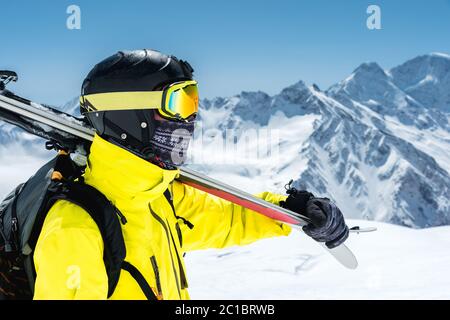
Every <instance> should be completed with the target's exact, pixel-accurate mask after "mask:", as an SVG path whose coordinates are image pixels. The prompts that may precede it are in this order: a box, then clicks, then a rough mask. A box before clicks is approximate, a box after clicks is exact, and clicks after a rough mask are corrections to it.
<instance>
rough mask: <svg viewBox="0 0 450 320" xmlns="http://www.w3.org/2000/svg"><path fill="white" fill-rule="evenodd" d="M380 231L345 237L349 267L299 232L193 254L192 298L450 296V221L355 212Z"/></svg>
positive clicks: (190, 265) (190, 260)
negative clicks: (435, 223)
mask: <svg viewBox="0 0 450 320" xmlns="http://www.w3.org/2000/svg"><path fill="white" fill-rule="evenodd" d="M348 222H349V225H360V226H375V227H377V228H378V231H376V232H374V233H367V234H359V235H356V234H352V235H351V237H350V239H349V240H348V241H347V242H346V243H347V244H348V246H349V247H350V248H351V249H352V251H353V252H354V253H355V255H356V256H357V257H358V260H359V267H358V268H357V269H356V270H348V269H345V268H344V267H342V266H341V265H340V264H338V262H336V261H335V260H334V258H333V257H332V256H331V255H329V254H328V253H327V252H326V251H325V250H323V248H322V247H320V246H319V245H318V244H317V243H315V242H314V241H313V240H311V239H309V238H308V237H306V236H305V235H304V234H302V233H300V232H293V233H292V234H291V235H289V236H288V237H280V238H271V239H265V240H261V241H259V242H256V243H254V244H251V245H249V246H245V247H233V248H227V249H222V250H216V249H211V250H205V251H197V252H190V253H188V254H187V255H186V262H187V272H188V280H189V285H190V294H191V298H192V299H267V300H272V299H450V274H449V272H448V270H449V269H450V255H449V254H448V248H449V247H450V227H448V226H445V227H435V228H428V229H421V230H417V229H409V228H405V227H400V226H395V225H390V224H386V223H380V222H369V221H361V220H349V221H348Z"/></svg>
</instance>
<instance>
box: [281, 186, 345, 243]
mask: <svg viewBox="0 0 450 320" xmlns="http://www.w3.org/2000/svg"><path fill="white" fill-rule="evenodd" d="M287 193H288V194H289V196H288V197H287V199H286V201H281V202H280V206H281V207H283V208H286V209H289V210H291V211H294V212H297V213H300V214H302V215H304V216H306V217H308V218H310V219H311V223H310V224H308V225H306V226H304V227H303V231H304V232H305V233H306V234H307V235H308V236H310V237H311V238H313V239H314V240H316V241H318V242H325V244H326V246H327V247H328V248H330V249H332V248H335V247H337V246H339V245H340V244H342V243H343V242H344V241H345V240H347V238H348V234H349V230H348V227H347V225H346V224H345V220H344V216H343V215H342V212H341V210H339V208H338V207H337V206H336V205H335V204H334V203H333V202H331V201H330V199H328V198H316V197H314V195H313V194H312V193H310V192H308V191H304V190H297V189H295V188H291V187H290V184H289V189H288V190H287Z"/></svg>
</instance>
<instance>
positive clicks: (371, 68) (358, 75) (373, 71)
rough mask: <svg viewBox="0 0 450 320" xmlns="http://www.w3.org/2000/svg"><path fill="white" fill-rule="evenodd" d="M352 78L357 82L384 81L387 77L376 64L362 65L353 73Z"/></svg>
mask: <svg viewBox="0 0 450 320" xmlns="http://www.w3.org/2000/svg"><path fill="white" fill-rule="evenodd" d="M353 77H354V78H355V79H358V80H360V81H361V80H366V79H371V78H372V79H373V78H376V79H386V78H387V75H386V73H385V72H384V70H383V69H382V68H381V67H380V66H379V65H378V63H376V62H369V63H363V64H361V65H360V66H359V67H358V68H356V69H355V71H353Z"/></svg>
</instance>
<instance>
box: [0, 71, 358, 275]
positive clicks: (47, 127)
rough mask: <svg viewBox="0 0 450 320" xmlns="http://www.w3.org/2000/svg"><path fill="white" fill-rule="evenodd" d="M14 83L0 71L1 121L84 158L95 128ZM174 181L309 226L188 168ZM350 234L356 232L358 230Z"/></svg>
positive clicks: (345, 256)
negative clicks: (13, 88) (19, 91)
mask: <svg viewBox="0 0 450 320" xmlns="http://www.w3.org/2000/svg"><path fill="white" fill-rule="evenodd" d="M16 80H17V75H16V74H15V73H14V72H11V71H7V72H6V71H0V120H4V121H5V122H7V123H10V124H12V125H15V126H18V127H20V128H22V129H24V130H25V131H27V132H29V133H31V134H33V135H36V136H39V137H41V138H44V139H46V140H48V141H49V143H47V148H48V149H50V148H53V147H56V148H62V149H65V150H66V151H69V152H72V153H75V154H78V155H81V156H84V157H85V156H87V155H88V150H89V146H90V144H91V142H92V140H93V137H94V129H93V128H91V127H90V126H89V124H88V123H87V122H86V121H84V119H82V118H77V117H75V116H73V115H70V114H67V113H64V112H62V111H59V110H57V109H55V108H53V107H50V106H47V105H43V104H39V103H35V102H32V101H30V100H27V99H24V98H22V97H20V96H17V95H15V94H14V93H12V92H10V91H8V90H6V89H5V84H6V83H8V82H10V81H16ZM177 180H179V181H180V182H181V183H183V184H186V185H189V186H191V187H194V188H196V189H199V190H202V191H205V192H207V193H209V194H212V195H215V196H217V197H220V198H222V199H224V200H227V201H230V202H233V203H235V204H238V205H240V206H242V207H245V208H248V209H250V210H253V211H255V212H258V213H259V214H262V215H264V216H267V217H269V218H272V219H275V220H277V221H280V222H283V223H286V224H289V225H291V226H293V227H294V228H296V229H301V227H302V226H304V225H306V224H308V223H309V219H308V218H307V217H306V216H303V215H301V214H298V213H295V212H292V211H290V210H287V209H285V208H282V207H279V206H277V205H274V204H272V203H270V202H267V201H264V200H262V199H259V198H257V197H255V196H253V195H252V194H250V193H247V192H245V191H242V190H239V189H238V188H235V187H232V186H230V185H227V184H225V183H223V182H220V181H217V180H215V179H212V178H210V177H208V176H206V175H204V174H201V173H199V172H196V171H194V170H192V169H189V168H185V167H183V168H180V175H179V177H178V178H177ZM358 228H359V227H358ZM358 230H360V229H358ZM351 231H353V232H356V231H357V230H356V229H354V230H351ZM359 232H361V231H359ZM323 247H324V248H325V249H326V250H327V251H328V252H329V253H330V254H331V255H332V256H333V257H335V258H336V260H337V261H339V262H340V263H341V264H342V265H343V266H345V267H347V268H349V269H355V268H356V267H357V266H358V262H357V259H356V257H355V256H354V254H353V253H352V251H351V250H350V249H349V248H348V247H347V246H346V245H345V244H342V245H340V246H339V247H337V248H334V249H329V248H327V247H326V246H325V245H323Z"/></svg>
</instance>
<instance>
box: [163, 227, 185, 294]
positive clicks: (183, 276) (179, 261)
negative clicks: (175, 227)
mask: <svg viewBox="0 0 450 320" xmlns="http://www.w3.org/2000/svg"><path fill="white" fill-rule="evenodd" d="M166 222H167V224H169V222H168V221H167V219H166ZM169 233H170V237H171V238H172V242H173V243H174V248H175V253H176V255H177V259H178V268H179V269H180V278H181V279H180V281H181V289H186V288H187V287H188V283H187V279H186V273H185V272H184V268H183V263H182V262H181V258H180V254H179V253H178V250H177V247H176V245H175V239H174V238H173V234H172V231H171V230H170V228H169Z"/></svg>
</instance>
